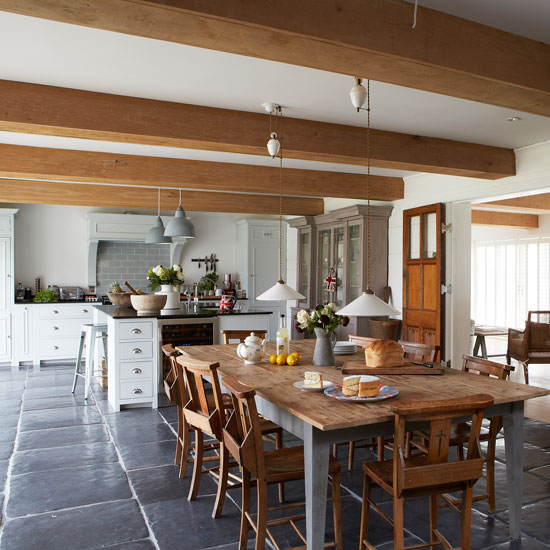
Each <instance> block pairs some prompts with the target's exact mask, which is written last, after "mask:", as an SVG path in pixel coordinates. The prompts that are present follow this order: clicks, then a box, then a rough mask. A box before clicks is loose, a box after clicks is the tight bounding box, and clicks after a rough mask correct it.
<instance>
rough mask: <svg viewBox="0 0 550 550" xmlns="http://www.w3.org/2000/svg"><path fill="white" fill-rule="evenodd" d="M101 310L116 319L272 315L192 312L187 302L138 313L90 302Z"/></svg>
mask: <svg viewBox="0 0 550 550" xmlns="http://www.w3.org/2000/svg"><path fill="white" fill-rule="evenodd" d="M90 305H93V306H94V307H95V308H97V309H98V310H99V311H101V312H103V313H106V314H107V315H109V316H111V317H113V318H115V319H135V318H138V317H139V318H140V319H141V318H144V319H146V318H148V317H149V318H156V319H193V318H196V319H200V318H202V317H233V316H236V315H271V314H272V313H273V312H272V311H261V310H257V309H243V310H242V311H234V312H232V313H220V311H219V310H216V309H214V308H199V312H198V313H192V312H191V313H190V312H189V311H188V310H187V304H184V305H181V306H180V308H179V309H174V310H170V313H166V314H165V313H151V314H145V315H138V312H137V311H136V310H135V309H133V308H129V307H128V308H127V307H118V306H103V305H99V304H93V303H92V304H90Z"/></svg>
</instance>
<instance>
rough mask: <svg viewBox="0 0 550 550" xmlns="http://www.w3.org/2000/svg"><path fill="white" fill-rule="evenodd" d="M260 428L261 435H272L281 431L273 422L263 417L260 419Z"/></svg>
mask: <svg viewBox="0 0 550 550" xmlns="http://www.w3.org/2000/svg"><path fill="white" fill-rule="evenodd" d="M260 428H261V430H262V434H263V435H266V434H272V433H275V432H278V431H279V430H282V428H281V427H280V426H278V425H277V424H275V422H271V420H268V419H267V418H263V417H260Z"/></svg>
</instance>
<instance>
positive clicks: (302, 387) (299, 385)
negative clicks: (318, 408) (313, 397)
mask: <svg viewBox="0 0 550 550" xmlns="http://www.w3.org/2000/svg"><path fill="white" fill-rule="evenodd" d="M292 385H293V386H294V387H295V388H298V389H299V390H302V391H310V392H322V391H325V390H326V389H327V388H331V387H332V386H334V384H333V383H332V382H327V381H326V380H323V387H322V388H310V387H306V385H305V382H304V381H303V380H299V381H298V382H294V384H292Z"/></svg>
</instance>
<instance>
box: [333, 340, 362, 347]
mask: <svg viewBox="0 0 550 550" xmlns="http://www.w3.org/2000/svg"><path fill="white" fill-rule="evenodd" d="M334 347H335V348H355V347H357V344H356V343H355V342H348V341H347V340H340V341H338V342H336V344H334Z"/></svg>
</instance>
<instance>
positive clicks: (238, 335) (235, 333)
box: [220, 329, 267, 344]
mask: <svg viewBox="0 0 550 550" xmlns="http://www.w3.org/2000/svg"><path fill="white" fill-rule="evenodd" d="M251 332H253V333H254V334H255V335H256V336H257V337H258V338H259V339H260V340H263V339H264V338H265V337H266V334H267V330H265V329H259V330H256V329H250V330H220V334H221V335H223V343H224V344H229V341H230V340H238V341H239V342H244V340H245V338H248V337H249V336H250V333H251Z"/></svg>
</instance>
